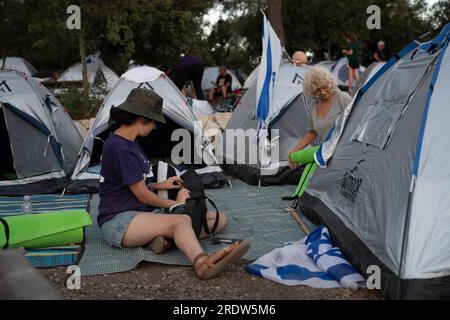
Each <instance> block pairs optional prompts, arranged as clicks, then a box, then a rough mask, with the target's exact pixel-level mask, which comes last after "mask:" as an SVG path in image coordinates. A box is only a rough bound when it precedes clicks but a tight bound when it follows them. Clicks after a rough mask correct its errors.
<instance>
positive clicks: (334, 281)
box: [245, 226, 365, 289]
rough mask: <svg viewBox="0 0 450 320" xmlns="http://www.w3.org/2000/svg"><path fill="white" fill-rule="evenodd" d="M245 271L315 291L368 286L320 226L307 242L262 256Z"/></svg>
mask: <svg viewBox="0 0 450 320" xmlns="http://www.w3.org/2000/svg"><path fill="white" fill-rule="evenodd" d="M245 270H246V271H247V272H249V273H251V274H254V275H257V276H260V277H263V278H266V279H269V280H272V281H276V282H279V283H281V284H285V285H288V286H295V285H307V286H310V287H313V288H322V289H327V288H351V289H358V288H361V287H365V279H364V278H363V276H362V275H361V274H359V273H358V271H357V270H356V269H355V268H354V267H353V266H352V265H350V263H348V261H347V260H345V258H344V257H343V255H342V253H341V251H340V249H339V248H336V247H334V246H333V243H332V241H331V237H330V234H329V232H328V229H327V228H326V227H325V226H320V227H318V228H317V229H316V230H314V231H313V232H311V233H310V234H308V235H307V236H306V237H305V238H304V239H302V240H300V241H297V242H293V243H288V244H287V245H286V246H285V247H283V248H279V249H275V250H274V251H272V252H269V253H268V254H266V255H264V256H262V257H261V258H259V259H258V260H256V261H255V262H254V263H252V264H250V265H248V266H247V267H246V268H245Z"/></svg>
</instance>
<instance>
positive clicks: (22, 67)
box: [0, 57, 36, 77]
mask: <svg viewBox="0 0 450 320" xmlns="http://www.w3.org/2000/svg"><path fill="white" fill-rule="evenodd" d="M3 63H4V65H3ZM2 66H3V69H11V70H16V71H20V72H22V73H25V74H26V75H27V76H31V77H32V76H33V75H35V74H36V69H35V68H34V67H33V66H32V65H31V63H29V62H28V61H27V60H25V59H23V58H20V57H5V61H3V59H0V68H2Z"/></svg>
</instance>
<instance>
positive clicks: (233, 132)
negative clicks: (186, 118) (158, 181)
mask: <svg viewBox="0 0 450 320" xmlns="http://www.w3.org/2000/svg"><path fill="white" fill-rule="evenodd" d="M201 127H202V125H201V122H195V123H194V128H201ZM192 136H193V137H192ZM209 137H214V140H215V143H214V146H213V145H212V144H211V142H210V141H209ZM171 140H172V141H176V142H178V144H176V145H175V146H174V147H173V149H172V151H171V160H172V162H173V163H174V164H175V165H178V164H181V163H184V164H207V165H214V164H246V165H258V166H260V167H262V168H264V174H265V175H273V174H275V173H276V172H277V171H278V169H279V166H280V159H281V158H282V157H283V156H284V158H285V162H286V161H287V154H286V155H281V154H280V146H279V142H280V131H279V130H278V129H271V130H268V129H261V130H257V129H247V130H244V129H225V130H224V131H223V132H221V131H220V130H218V129H215V128H212V129H207V130H204V131H201V130H199V129H197V130H195V132H194V135H192V133H191V132H190V131H189V130H186V129H177V130H174V131H173V132H172V136H171ZM192 152H194V153H192ZM286 165H287V163H286Z"/></svg>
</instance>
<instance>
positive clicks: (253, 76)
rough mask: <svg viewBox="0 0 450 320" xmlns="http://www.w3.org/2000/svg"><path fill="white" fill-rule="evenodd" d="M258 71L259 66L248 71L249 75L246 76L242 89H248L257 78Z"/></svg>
mask: <svg viewBox="0 0 450 320" xmlns="http://www.w3.org/2000/svg"><path fill="white" fill-rule="evenodd" d="M258 72H259V66H257V67H256V68H255V69H253V71H252V72H251V73H250V75H249V76H248V77H247V79H246V80H245V82H244V85H243V87H242V88H243V89H250V88H251V87H252V86H253V85H254V84H255V83H256V80H257V79H258Z"/></svg>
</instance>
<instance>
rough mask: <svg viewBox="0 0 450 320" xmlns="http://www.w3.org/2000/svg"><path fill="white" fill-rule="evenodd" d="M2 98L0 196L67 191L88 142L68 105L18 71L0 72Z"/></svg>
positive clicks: (0, 96)
mask: <svg viewBox="0 0 450 320" xmlns="http://www.w3.org/2000/svg"><path fill="white" fill-rule="evenodd" d="M0 102H1V112H0V115H1V118H0V131H1V133H0V141H1V142H0V148H1V160H0V162H1V164H0V194H32V193H48V192H55V191H57V190H60V189H62V188H63V187H64V186H65V180H66V179H65V177H66V175H68V174H69V173H71V171H72V170H73V168H74V167H75V161H76V155H77V152H78V150H79V148H80V146H81V144H82V142H83V141H82V138H81V135H80V133H79V132H78V130H77V128H76V127H75V125H74V123H73V121H72V119H71V118H70V117H69V115H68V114H67V112H66V111H65V110H64V107H63V106H62V105H61V104H60V103H59V101H58V100H57V99H56V98H55V97H54V96H53V94H52V93H51V92H50V91H49V90H48V89H47V88H45V87H44V86H43V85H42V84H40V83H39V82H37V81H36V80H34V79H33V78H31V77H28V76H26V75H25V74H23V73H21V72H18V71H15V70H0Z"/></svg>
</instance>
